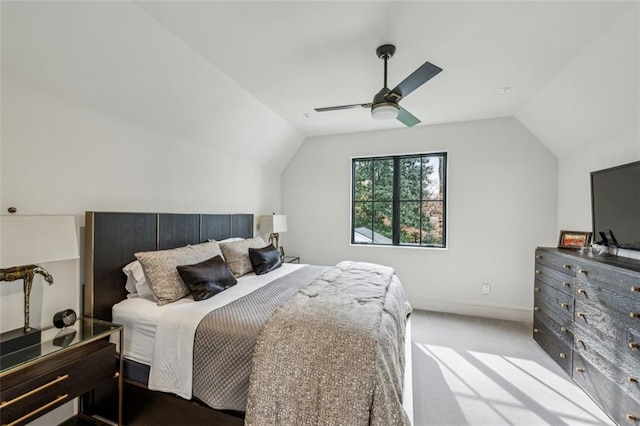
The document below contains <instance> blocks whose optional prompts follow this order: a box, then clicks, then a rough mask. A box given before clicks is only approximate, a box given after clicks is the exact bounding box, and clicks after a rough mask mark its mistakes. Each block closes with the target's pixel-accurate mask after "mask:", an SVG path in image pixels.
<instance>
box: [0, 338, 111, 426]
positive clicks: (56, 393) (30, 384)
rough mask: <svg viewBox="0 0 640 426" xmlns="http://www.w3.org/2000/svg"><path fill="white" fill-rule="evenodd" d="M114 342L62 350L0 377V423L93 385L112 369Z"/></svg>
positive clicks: (43, 408) (38, 411) (47, 407)
mask: <svg viewBox="0 0 640 426" xmlns="http://www.w3.org/2000/svg"><path fill="white" fill-rule="evenodd" d="M115 360H116V358H115V345H113V344H110V343H108V342H105V341H96V342H93V343H90V344H87V345H84V346H82V347H80V348H77V349H74V350H70V351H63V352H61V353H60V354H58V355H56V356H55V357H53V358H50V359H48V360H47V362H46V363H36V364H34V365H32V366H30V367H28V368H25V369H22V370H19V371H16V372H15V373H12V374H10V375H8V376H5V377H3V378H2V380H1V382H0V387H1V391H0V401H2V405H0V417H1V419H2V420H1V421H2V424H7V423H11V422H14V421H16V420H18V419H21V418H24V421H21V422H19V424H22V423H26V422H28V421H30V420H32V416H31V415H33V417H35V416H36V414H39V415H41V414H44V413H46V412H48V411H50V410H52V409H53V408H55V407H57V406H59V405H61V404H64V403H65V402H67V401H69V400H71V399H73V398H75V397H77V396H78V395H80V394H82V393H84V392H86V391H88V390H90V389H92V388H94V387H95V386H96V384H97V383H99V382H100V381H102V380H105V379H109V378H113V377H114V375H115V372H116V364H115V362H116V361H115Z"/></svg>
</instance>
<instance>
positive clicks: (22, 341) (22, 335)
mask: <svg viewBox="0 0 640 426" xmlns="http://www.w3.org/2000/svg"><path fill="white" fill-rule="evenodd" d="M40 335H41V332H40V330H38V329H37V328H31V329H30V330H29V331H24V328H16V329H15V330H11V331H7V332H5V333H2V334H1V335H0V356H3V355H7V354H9V353H11V352H16V351H19V350H21V349H24V348H27V347H29V346H33V345H38V344H40Z"/></svg>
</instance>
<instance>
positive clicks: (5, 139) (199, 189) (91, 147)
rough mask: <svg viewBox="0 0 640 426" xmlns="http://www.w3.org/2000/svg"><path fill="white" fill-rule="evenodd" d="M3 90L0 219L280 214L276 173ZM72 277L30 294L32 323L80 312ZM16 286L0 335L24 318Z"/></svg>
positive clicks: (67, 105)
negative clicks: (9, 214)
mask: <svg viewBox="0 0 640 426" xmlns="http://www.w3.org/2000/svg"><path fill="white" fill-rule="evenodd" d="M2 89H3V93H2V110H3V117H2V163H1V166H2V167H1V171H0V176H1V179H2V186H1V190H2V200H1V202H0V204H1V209H2V211H3V212H6V210H7V208H8V207H10V206H15V207H17V208H18V213H19V214H39V213H45V214H73V215H75V216H76V223H77V225H78V227H81V226H84V212H85V211H87V210H98V211H101V210H102V211H151V212H154V211H164V212H186V213H188V212H212V213H216V212H220V213H231V212H233V213H253V214H255V215H256V216H257V215H260V214H265V213H269V212H272V211H278V210H280V172H279V170H271V169H269V168H265V167H263V166H262V165H255V164H252V163H250V162H248V161H247V160H243V159H238V158H236V157H232V156H230V155H228V154H225V153H221V152H219V151H217V150H215V149H208V148H207V147H206V146H203V145H202V144H191V143H189V141H184V140H176V139H175V138H173V137H171V136H166V135H164V134H162V133H159V132H156V131H154V130H151V129H146V128H143V127H140V126H138V125H136V124H135V123H133V122H130V121H127V120H123V119H121V118H119V117H115V116H111V115H109V114H106V113H103V112H100V111H97V110H91V109H87V108H85V107H83V106H79V105H76V104H73V103H71V102H68V101H66V100H64V99H62V98H61V97H58V96H56V95H52V94H47V93H45V92H43V91H39V90H36V89H32V88H29V87H26V86H21V85H17V84H13V83H8V82H4V84H3V87H2ZM75 270H76V272H71V274H70V275H69V274H68V273H64V274H63V276H56V274H54V278H56V284H54V285H53V286H52V287H51V288H47V289H44V290H42V291H44V292H45V293H44V295H43V298H42V300H39V299H38V296H37V294H36V290H34V296H33V301H34V302H36V303H34V308H35V310H36V312H34V313H33V317H34V319H36V318H41V319H42V323H43V325H49V324H50V318H49V317H50V314H51V316H52V312H56V311H57V310H60V309H62V308H67V307H76V308H79V305H78V303H77V301H78V298H79V297H80V291H79V288H80V283H81V280H80V278H79V277H80V272H79V271H78V266H77V265H76V266H75ZM14 284H15V285H14ZM14 286H18V284H16V283H13V284H9V283H3V285H2V286H1V291H2V293H1V295H2V297H1V299H0V306H1V311H2V314H1V315H0V316H1V317H2V331H5V330H6V329H10V328H11V327H14V326H15V321H14V319H15V318H16V316H18V317H20V316H21V314H20V315H18V314H19V313H20V312H21V306H22V302H21V299H19V298H20V297H21V293H22V290H21V287H20V288H19V289H18V288H15V289H14V288H13V287H14ZM20 286H21V284H20ZM39 286H41V283H40V284H38V285H37V286H36V287H37V288H39ZM49 293H51V294H49ZM52 294H55V295H57V296H56V297H52V296H51V295H52ZM61 295H65V297H61ZM18 299H19V300H20V302H18ZM38 302H41V304H39V303H38ZM38 312H39V313H38ZM34 325H38V322H35V321H34Z"/></svg>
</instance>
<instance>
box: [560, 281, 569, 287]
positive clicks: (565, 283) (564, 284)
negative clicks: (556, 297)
mask: <svg viewBox="0 0 640 426" xmlns="http://www.w3.org/2000/svg"><path fill="white" fill-rule="evenodd" d="M562 286H563V287H571V284H569V283H568V282H566V281H563V282H562Z"/></svg>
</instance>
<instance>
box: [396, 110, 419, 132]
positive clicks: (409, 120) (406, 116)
mask: <svg viewBox="0 0 640 426" xmlns="http://www.w3.org/2000/svg"><path fill="white" fill-rule="evenodd" d="M398 108H399V110H398V117H396V119H397V120H398V121H399V122H401V123H402V124H404V125H405V126H407V127H413V126H415V125H416V124H418V123H420V120H418V119H417V118H416V117H415V116H414V115H413V114H411V113H410V112H409V111H407V110H406V109H404V108H402V107H401V106H399V105H398Z"/></svg>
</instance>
